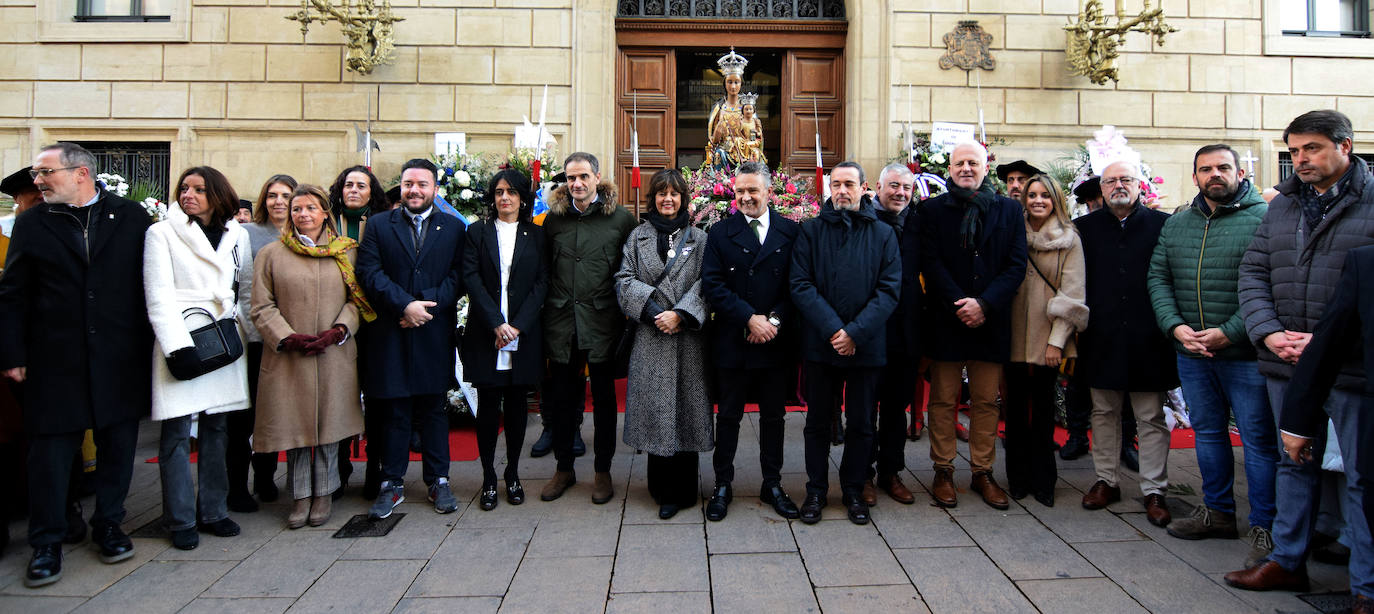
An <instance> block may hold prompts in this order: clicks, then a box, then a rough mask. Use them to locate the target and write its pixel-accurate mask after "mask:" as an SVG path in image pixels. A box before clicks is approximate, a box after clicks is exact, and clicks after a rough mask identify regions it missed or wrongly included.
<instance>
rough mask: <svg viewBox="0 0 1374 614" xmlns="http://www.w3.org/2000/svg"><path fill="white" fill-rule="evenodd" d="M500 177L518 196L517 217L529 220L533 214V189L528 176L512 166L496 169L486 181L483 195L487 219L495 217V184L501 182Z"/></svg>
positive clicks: (524, 220) (523, 220) (521, 219)
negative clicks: (489, 179) (518, 209)
mask: <svg viewBox="0 0 1374 614" xmlns="http://www.w3.org/2000/svg"><path fill="white" fill-rule="evenodd" d="M502 179H504V180H505V181H506V185H509V186H510V189H512V190H515V193H516V194H518V195H519V196H520V214H519V215H518V216H517V218H518V219H519V220H520V221H522V222H528V221H530V219H531V218H532V216H533V214H534V191H533V190H531V189H530V178H529V177H526V176H525V174H524V173H522V172H520V171H517V170H515V169H513V168H505V169H501V170H499V171H497V172H496V174H495V175H494V176H492V178H491V181H488V182H487V193H486V195H485V196H484V199H485V200H486V203H487V219H492V220H494V219H496V184H498V183H501V180H502Z"/></svg>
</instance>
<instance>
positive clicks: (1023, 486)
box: [1002, 362, 1059, 494]
mask: <svg viewBox="0 0 1374 614" xmlns="http://www.w3.org/2000/svg"><path fill="white" fill-rule="evenodd" d="M1002 372H1003V373H1004V374H1005V376H1006V382H1007V399H1006V401H1007V402H1006V425H1007V427H1006V428H1007V437H1006V440H1005V441H1004V442H1003V444H1002V445H1003V447H1005V448H1006V465H1007V486H1008V488H1010V489H1012V490H1018V491H1024V492H1030V493H1050V494H1053V493H1054V483H1055V480H1057V479H1058V470H1057V468H1056V466H1055V462H1054V386H1055V380H1056V379H1057V378H1058V376H1059V371H1058V369H1055V368H1054V367H1046V366H1041V365H1032V364H1027V363H1024V362H1013V363H1009V364H1007V365H1006V366H1005V367H1003V371H1002Z"/></svg>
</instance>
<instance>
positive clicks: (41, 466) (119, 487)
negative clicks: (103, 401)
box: [29, 420, 138, 546]
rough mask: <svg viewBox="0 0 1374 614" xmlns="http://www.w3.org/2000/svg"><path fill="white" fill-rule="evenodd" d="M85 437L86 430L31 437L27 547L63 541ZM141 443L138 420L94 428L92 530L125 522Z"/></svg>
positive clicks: (32, 435)
mask: <svg viewBox="0 0 1374 614" xmlns="http://www.w3.org/2000/svg"><path fill="white" fill-rule="evenodd" d="M84 438H85V431H75V432H71V433H61V434H57V435H36V434H30V435H29V545H31V546H45V545H50V544H57V543H61V542H62V536H63V535H65V534H66V532H67V491H68V489H69V488H70V483H71V475H72V464H73V463H75V462H76V458H77V453H78V452H80V451H81V440H82V439H84ZM137 445H138V421H137V420H126V421H124V422H120V423H117V424H112V425H109V426H107V427H105V428H101V429H95V479H94V490H95V513H94V514H92V515H91V526H93V527H100V526H110V525H114V526H118V525H119V523H121V522H123V521H124V498H125V497H126V496H127V495H128V494H129V480H130V479H131V478H132V477H133V474H134V448H135V446H137Z"/></svg>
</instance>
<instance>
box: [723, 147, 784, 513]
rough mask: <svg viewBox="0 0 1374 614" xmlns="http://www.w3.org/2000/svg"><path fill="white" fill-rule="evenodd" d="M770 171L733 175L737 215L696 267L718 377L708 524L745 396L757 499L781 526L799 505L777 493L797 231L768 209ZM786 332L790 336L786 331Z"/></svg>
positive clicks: (756, 167)
mask: <svg viewBox="0 0 1374 614" xmlns="http://www.w3.org/2000/svg"><path fill="white" fill-rule="evenodd" d="M771 185H772V178H771V175H770V173H769V172H768V167H767V166H765V165H764V164H761V163H758V162H746V163H744V164H741V165H740V166H739V168H737V169H736V170H735V201H736V204H737V205H738V207H739V212H738V213H736V214H734V215H732V216H730V217H729V218H726V219H724V220H721V221H720V222H719V223H717V224H716V225H715V226H713V227H712V228H711V233H710V235H709V236H708V237H707V239H706V255H705V257H704V259H703V260H702V263H701V293H702V295H704V296H705V297H706V300H707V301H709V302H710V303H711V309H712V312H713V320H712V321H713V326H712V331H713V332H712V335H711V340H712V354H711V359H712V361H713V362H714V363H715V367H716V369H717V374H718V377H717V381H718V383H719V385H720V389H719V397H720V403H719V406H718V410H717V412H718V413H717V415H716V451H715V455H714V458H713V459H712V463H713V464H714V465H715V471H716V485H715V488H713V489H712V491H711V500H710V501H708V502H707V503H706V517H707V518H708V519H710V520H721V519H723V518H725V514H726V510H727V508H728V506H729V505H730V500H731V498H732V496H733V494H734V493H733V490H732V489H731V486H730V483H731V482H732V481H733V480H734V479H735V449H736V447H737V446H738V445H739V425H740V420H741V419H742V418H743V416H744V404H745V401H746V399H747V398H748V397H749V395H750V393H751V392H753V393H754V396H755V397H756V398H757V399H758V404H759V467H760V468H761V469H762V472H763V485H762V486H761V487H760V489H759V497H760V498H762V499H763V501H764V502H765V503H769V504H771V505H772V506H773V509H774V510H775V511H776V512H777V513H778V515H780V516H782V517H783V518H796V517H797V504H796V503H793V502H792V499H791V498H790V497H788V496H787V493H786V492H785V491H783V489H782V475H781V472H782V457H783V417H784V411H785V410H784V408H783V403H784V397H785V395H786V393H787V381H788V371H789V370H791V369H793V368H794V365H795V364H796V360H795V358H794V357H793V355H792V349H793V348H792V347H791V346H790V345H789V344H788V343H787V341H788V338H789V337H790V338H793V339H795V336H792V335H786V334H783V335H781V336H780V335H779V333H782V332H783V331H784V330H785V329H788V328H797V327H798V326H799V325H800V321H798V320H797V318H796V317H795V316H794V312H793V311H792V303H791V300H790V297H789V295H788V293H789V290H788V281H787V278H788V271H789V269H790V268H791V262H792V242H793V241H794V240H795V239H796V238H797V229H798V226H797V223H796V222H793V221H792V220H789V219H787V218H785V217H783V216H781V215H778V214H777V213H774V212H773V211H771V210H770V209H769V206H768V205H769V203H770V201H771V199H772V190H771V189H770V187H769V186H771ZM789 332H790V331H789Z"/></svg>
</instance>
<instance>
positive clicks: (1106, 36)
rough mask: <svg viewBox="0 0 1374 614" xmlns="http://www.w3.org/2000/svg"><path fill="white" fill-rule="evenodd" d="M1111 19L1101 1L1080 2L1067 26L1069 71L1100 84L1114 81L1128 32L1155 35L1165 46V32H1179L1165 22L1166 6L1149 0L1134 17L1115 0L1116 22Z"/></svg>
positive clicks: (1065, 47)
mask: <svg viewBox="0 0 1374 614" xmlns="http://www.w3.org/2000/svg"><path fill="white" fill-rule="evenodd" d="M1110 21H1111V18H1110V17H1108V16H1107V14H1106V11H1105V10H1104V9H1103V5H1102V0H1088V2H1087V4H1086V5H1085V4H1079V7H1078V17H1077V20H1072V19H1071V20H1070V21H1069V23H1068V24H1066V25H1065V26H1064V30H1065V31H1066V32H1067V34H1066V38H1067V40H1066V42H1065V46H1064V54H1065V55H1066V56H1068V62H1069V66H1068V71H1069V74H1071V75H1082V76H1084V77H1087V78H1088V80H1089V81H1092V82H1093V83H1096V84H1098V85H1103V84H1105V83H1107V79H1111V80H1112V81H1113V82H1115V81H1117V79H1118V77H1119V76H1120V72H1119V70H1118V68H1117V66H1116V59H1117V58H1118V57H1121V52H1120V51H1119V49H1118V48H1119V47H1120V46H1121V45H1122V44H1124V43H1125V42H1126V33H1127V32H1145V33H1146V34H1152V35H1154V37H1155V44H1157V45H1159V46H1161V47H1162V46H1164V35H1165V34H1168V33H1170V32H1177V31H1178V28H1175V27H1173V26H1170V25H1169V24H1167V23H1165V22H1164V8H1163V7H1157V8H1150V0H1145V6H1144V8H1143V9H1142V10H1141V11H1140V14H1139V15H1135V16H1127V15H1126V11H1125V9H1124V7H1123V6H1122V0H1116V18H1115V22H1116V23H1110Z"/></svg>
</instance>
